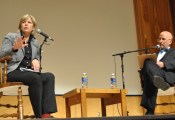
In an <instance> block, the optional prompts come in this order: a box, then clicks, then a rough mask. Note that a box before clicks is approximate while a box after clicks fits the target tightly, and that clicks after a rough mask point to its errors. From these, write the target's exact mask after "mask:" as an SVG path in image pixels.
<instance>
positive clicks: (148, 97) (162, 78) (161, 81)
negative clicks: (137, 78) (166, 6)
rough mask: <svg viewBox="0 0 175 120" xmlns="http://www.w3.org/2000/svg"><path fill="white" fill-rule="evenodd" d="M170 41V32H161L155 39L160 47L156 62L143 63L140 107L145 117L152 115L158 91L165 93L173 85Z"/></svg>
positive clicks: (173, 54)
mask: <svg viewBox="0 0 175 120" xmlns="http://www.w3.org/2000/svg"><path fill="white" fill-rule="evenodd" d="M172 40H173V36H172V34H171V33H170V32H168V31H163V32H161V33H160V35H159V38H158V39H157V42H158V44H159V45H160V51H159V53H158V54H157V62H155V61H153V60H152V59H146V60H145V61H144V66H143V69H142V75H143V94H142V100H141V104H140V105H141V106H142V107H144V108H145V109H147V112H146V113H145V115H154V110H155V106H156V98H157V92H158V89H159V88H160V89H162V90H164V91H165V90H167V89H168V88H170V86H171V85H173V84H174V83H175V49H173V48H170V45H171V44H172Z"/></svg>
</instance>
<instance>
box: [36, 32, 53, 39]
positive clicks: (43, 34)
mask: <svg viewBox="0 0 175 120" xmlns="http://www.w3.org/2000/svg"><path fill="white" fill-rule="evenodd" d="M36 32H37V33H39V34H41V35H42V36H44V37H45V38H49V39H50V40H52V41H54V40H53V39H52V38H51V37H49V36H48V35H47V34H46V33H44V32H42V31H41V30H40V29H36Z"/></svg>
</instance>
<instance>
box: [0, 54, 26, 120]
mask: <svg viewBox="0 0 175 120" xmlns="http://www.w3.org/2000/svg"><path fill="white" fill-rule="evenodd" d="M9 60H11V57H10V56H5V57H2V58H0V63H1V67H0V68H1V69H0V98H1V97H2V96H3V95H4V90H5V89H8V88H10V87H17V89H16V91H15V92H16V93H17V94H16V95H17V100H18V101H17V105H11V104H0V107H6V108H17V112H16V113H12V114H2V115H0V117H3V118H7V117H17V118H18V119H24V115H23V100H22V89H21V86H22V85H24V84H23V83H22V82H7V63H8V61H9ZM2 66H4V67H2ZM13 92H14V91H13Z"/></svg>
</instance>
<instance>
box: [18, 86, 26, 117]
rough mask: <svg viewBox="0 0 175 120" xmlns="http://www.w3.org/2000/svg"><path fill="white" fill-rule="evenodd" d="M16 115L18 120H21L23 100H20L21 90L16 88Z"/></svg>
mask: <svg viewBox="0 0 175 120" xmlns="http://www.w3.org/2000/svg"><path fill="white" fill-rule="evenodd" d="M17 109H18V110H17V113H18V119H23V118H24V116H23V115H24V114H23V100H22V89H21V87H19V88H18V108H17Z"/></svg>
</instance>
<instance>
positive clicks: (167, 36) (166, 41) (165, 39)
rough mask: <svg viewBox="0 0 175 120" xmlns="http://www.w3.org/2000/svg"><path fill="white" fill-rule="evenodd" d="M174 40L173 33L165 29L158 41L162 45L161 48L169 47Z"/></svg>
mask: <svg viewBox="0 0 175 120" xmlns="http://www.w3.org/2000/svg"><path fill="white" fill-rule="evenodd" d="M172 40H173V35H172V34H171V33H170V32H168V31H163V32H161V33H160V35H159V38H158V39H157V42H158V43H159V45H160V48H168V47H169V46H170V45H171V43H172Z"/></svg>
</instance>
